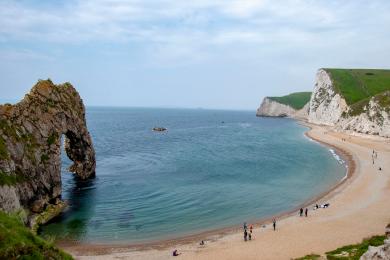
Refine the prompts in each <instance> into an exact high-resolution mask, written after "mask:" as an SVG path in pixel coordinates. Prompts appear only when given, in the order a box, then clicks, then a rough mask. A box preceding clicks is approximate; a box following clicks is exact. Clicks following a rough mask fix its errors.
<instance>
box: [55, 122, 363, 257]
mask: <svg viewBox="0 0 390 260" xmlns="http://www.w3.org/2000/svg"><path fill="white" fill-rule="evenodd" d="M297 122H298V123H299V124H301V125H303V126H305V127H308V128H309V129H308V130H306V131H305V132H304V135H305V136H306V137H307V138H309V139H311V140H313V141H315V142H317V143H318V144H320V145H324V146H326V147H328V148H331V149H333V150H334V152H335V153H336V154H337V155H338V156H340V157H341V158H342V159H343V161H344V162H345V165H346V175H345V176H344V177H343V178H342V179H341V180H340V181H338V182H337V183H336V184H335V185H333V186H332V187H330V188H329V189H328V190H327V191H324V192H322V193H320V194H317V195H315V196H314V197H311V198H309V199H307V200H306V201H305V202H303V203H302V204H300V205H298V206H297V207H294V208H293V209H290V210H286V211H284V212H281V213H280V214H277V215H273V216H270V217H265V218H263V219H255V220H250V221H247V223H252V224H253V226H254V227H255V228H261V227H262V226H263V225H266V226H267V227H268V226H269V225H270V224H271V223H272V219H274V218H275V219H277V221H278V222H279V221H283V220H285V219H288V218H290V217H293V216H295V215H296V214H297V212H298V210H299V209H300V208H306V207H307V208H309V209H310V210H311V209H312V207H311V206H312V205H313V204H315V203H316V202H317V203H319V204H320V201H322V202H325V201H326V200H329V199H331V198H333V197H335V196H336V195H337V194H339V193H340V192H342V191H343V189H344V188H345V187H346V186H348V185H347V182H350V180H351V179H352V178H353V177H354V175H355V174H354V173H355V171H356V162H355V160H354V158H353V155H352V154H351V153H349V152H348V151H346V150H345V149H343V148H341V147H339V146H336V145H333V144H331V143H327V142H325V141H323V140H320V139H318V138H316V137H314V136H312V135H311V131H312V130H313V127H319V126H316V125H312V124H310V123H307V122H304V121H301V120H298V121H297ZM241 232H242V226H241V225H234V226H230V227H225V228H218V229H213V230H207V231H203V232H194V234H188V235H184V236H179V237H177V238H171V239H169V238H168V239H159V240H154V241H147V242H135V243H131V242H130V243H126V242H123V243H121V242H119V243H101V244H100V243H88V242H78V241H67V240H62V241H58V242H57V243H56V244H57V245H58V246H59V247H61V248H63V249H64V250H67V251H70V252H73V253H77V254H80V255H88V256H99V255H102V256H103V255H107V254H113V253H119V252H123V251H129V252H139V251H148V250H166V249H168V248H170V247H172V246H188V245H191V244H194V243H195V244H197V243H199V241H201V240H204V241H207V242H208V243H213V242H217V241H218V240H221V239H223V238H225V237H227V236H230V235H234V234H237V233H241Z"/></svg>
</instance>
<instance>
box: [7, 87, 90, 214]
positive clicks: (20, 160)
mask: <svg viewBox="0 0 390 260" xmlns="http://www.w3.org/2000/svg"><path fill="white" fill-rule="evenodd" d="M62 136H64V138H65V151H66V154H67V155H68V157H69V158H70V159H71V160H72V161H73V165H72V166H71V167H70V170H71V171H72V172H73V173H75V174H76V175H77V176H78V177H79V178H81V179H87V178H90V177H94V176H95V166H96V162H95V151H94V149H93V145H92V140H91V136H90V134H89V132H88V129H87V125H86V120H85V108H84V104H83V102H82V100H81V98H80V96H79V94H78V93H77V91H76V90H75V88H74V87H73V86H72V85H71V84H69V83H65V84H61V85H54V84H53V82H51V80H40V81H38V83H37V84H36V85H35V86H34V87H33V88H32V89H31V91H30V93H28V94H27V95H26V96H25V97H24V98H23V100H22V101H20V102H19V103H17V104H15V105H10V104H5V105H0V209H2V210H4V211H6V212H11V211H15V210H19V209H22V208H23V209H26V210H28V212H29V215H32V214H34V213H41V212H43V211H44V210H45V209H46V208H48V206H50V205H51V206H52V205H55V204H60V199H61V157H60V152H61V151H60V150H61V137H62Z"/></svg>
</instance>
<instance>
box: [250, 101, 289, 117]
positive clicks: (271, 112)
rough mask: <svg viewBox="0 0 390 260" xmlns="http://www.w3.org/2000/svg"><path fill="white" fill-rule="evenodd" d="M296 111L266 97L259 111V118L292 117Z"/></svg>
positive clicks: (257, 113)
mask: <svg viewBox="0 0 390 260" xmlns="http://www.w3.org/2000/svg"><path fill="white" fill-rule="evenodd" d="M295 112H296V110H295V109H294V108H292V107H290V106H287V105H285V104H280V103H278V102H276V101H274V100H271V99H269V98H268V97H265V98H264V99H263V102H261V105H260V107H259V108H258V109H257V112H256V115H257V116H272V117H291V116H292V115H293V114H295Z"/></svg>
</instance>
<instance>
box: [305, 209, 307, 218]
mask: <svg viewBox="0 0 390 260" xmlns="http://www.w3.org/2000/svg"><path fill="white" fill-rule="evenodd" d="M305 216H306V217H307V208H306V209H305Z"/></svg>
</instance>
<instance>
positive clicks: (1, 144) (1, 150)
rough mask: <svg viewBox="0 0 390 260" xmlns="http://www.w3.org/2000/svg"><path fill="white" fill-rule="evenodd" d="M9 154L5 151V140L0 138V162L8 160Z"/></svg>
mask: <svg viewBox="0 0 390 260" xmlns="http://www.w3.org/2000/svg"><path fill="white" fill-rule="evenodd" d="M8 157H9V154H8V151H7V146H6V144H5V140H4V139H3V138H2V137H1V136H0V160H6V159H8Z"/></svg>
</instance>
